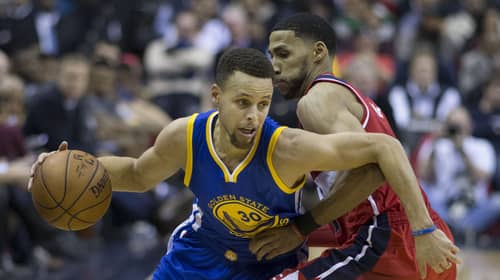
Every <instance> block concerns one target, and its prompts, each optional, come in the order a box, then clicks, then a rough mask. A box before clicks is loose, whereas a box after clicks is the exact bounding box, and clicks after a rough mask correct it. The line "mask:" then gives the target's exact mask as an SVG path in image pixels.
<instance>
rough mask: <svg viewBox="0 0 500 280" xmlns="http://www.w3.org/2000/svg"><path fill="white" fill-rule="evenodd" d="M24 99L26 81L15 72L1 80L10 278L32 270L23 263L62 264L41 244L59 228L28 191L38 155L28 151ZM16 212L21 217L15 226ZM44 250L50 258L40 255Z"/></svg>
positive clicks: (3, 229)
mask: <svg viewBox="0 0 500 280" xmlns="http://www.w3.org/2000/svg"><path fill="white" fill-rule="evenodd" d="M23 101H24V93H23V83H22V81H21V80H20V79H19V78H17V77H15V76H7V77H4V79H3V80H2V81H0V213H2V219H1V220H0V237H1V238H0V239H1V241H0V275H1V271H2V270H5V271H6V273H7V276H6V277H10V278H16V277H22V275H21V274H20V273H24V274H26V273H27V272H28V271H25V270H24V271H23V270H22V269H20V267H19V266H18V265H19V264H22V265H24V266H26V265H28V264H29V263H31V262H33V261H34V262H37V261H43V262H45V264H46V265H47V266H48V267H49V269H59V268H61V266H62V261H61V259H59V258H57V257H54V256H53V255H51V254H50V253H48V251H46V249H43V247H40V246H39V245H44V246H48V245H49V244H48V243H49V242H50V241H51V240H52V239H53V238H55V236H56V230H55V229H53V228H51V227H50V226H48V225H47V224H46V223H45V222H44V221H42V220H41V219H40V217H39V216H38V214H37V213H36V210H35V208H34V207H33V203H32V201H31V195H30V194H29V193H27V192H26V191H25V186H26V184H27V182H28V179H29V173H30V165H31V164H32V163H33V161H34V160H35V158H34V156H33V155H30V154H29V153H28V150H27V148H26V145H25V141H24V137H23V134H22V131H21V127H22V125H23V123H24V106H23V103H24V102H23ZM13 213H15V216H16V217H17V218H18V219H19V220H20V221H21V223H17V224H16V223H14V226H13V225H12V223H11V222H12V216H13V215H12V214H13ZM35 247H36V248H37V249H35ZM7 249H8V250H7ZM35 252H38V253H35ZM40 252H44V253H43V254H44V258H46V259H44V260H42V259H40V257H41V256H40V255H39V253H40Z"/></svg>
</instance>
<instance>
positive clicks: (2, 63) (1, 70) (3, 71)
mask: <svg viewBox="0 0 500 280" xmlns="http://www.w3.org/2000/svg"><path fill="white" fill-rule="evenodd" d="M9 72H10V59H9V57H8V56H7V55H6V54H5V53H4V52H3V51H2V50H0V83H1V82H2V80H3V79H4V78H5V77H6V76H7V74H8V73H9Z"/></svg>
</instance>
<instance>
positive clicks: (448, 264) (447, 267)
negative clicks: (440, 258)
mask: <svg viewBox="0 0 500 280" xmlns="http://www.w3.org/2000/svg"><path fill="white" fill-rule="evenodd" d="M439 265H440V266H441V268H442V269H443V271H445V270H448V269H449V268H450V267H451V266H452V263H451V262H449V261H446V262H444V263H440V264H439Z"/></svg>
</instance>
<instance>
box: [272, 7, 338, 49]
mask: <svg viewBox="0 0 500 280" xmlns="http://www.w3.org/2000/svg"><path fill="white" fill-rule="evenodd" d="M279 30H290V31H294V32H295V36H297V37H299V38H303V39H310V40H313V41H322V42H323V43H325V45H326V48H327V49H328V52H329V53H330V55H331V56H333V55H335V50H336V46H335V45H336V42H337V39H336V37H337V36H336V34H335V30H333V28H332V26H331V25H330V24H329V23H328V22H327V21H325V20H324V19H323V18H321V17H320V16H317V15H314V14H310V13H297V14H294V15H291V16H289V17H286V18H284V19H283V20H280V21H279V22H278V23H276V25H275V26H274V27H273V28H272V30H271V32H273V31H279Z"/></svg>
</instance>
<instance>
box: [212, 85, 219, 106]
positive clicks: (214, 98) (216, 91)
mask: <svg viewBox="0 0 500 280" xmlns="http://www.w3.org/2000/svg"><path fill="white" fill-rule="evenodd" d="M210 93H211V94H212V103H213V104H214V106H215V107H218V106H219V102H220V101H219V100H220V94H221V88H220V87H219V86H218V85H217V84H212V87H211V88H210Z"/></svg>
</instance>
